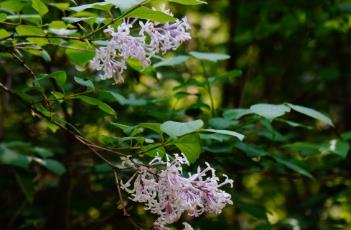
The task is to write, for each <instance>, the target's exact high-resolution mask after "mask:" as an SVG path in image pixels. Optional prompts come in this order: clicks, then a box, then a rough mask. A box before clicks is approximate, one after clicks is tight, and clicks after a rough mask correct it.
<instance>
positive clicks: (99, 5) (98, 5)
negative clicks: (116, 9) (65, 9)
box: [69, 2, 111, 12]
mask: <svg viewBox="0 0 351 230" xmlns="http://www.w3.org/2000/svg"><path fill="white" fill-rule="evenodd" d="M91 8H94V9H101V10H108V9H110V8H111V3H109V2H96V3H91V4H84V5H80V6H74V7H70V8H69V9H71V10H73V11H75V12H81V11H84V10H87V9H91Z"/></svg>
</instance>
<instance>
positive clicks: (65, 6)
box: [49, 2, 69, 11]
mask: <svg viewBox="0 0 351 230" xmlns="http://www.w3.org/2000/svg"><path fill="white" fill-rule="evenodd" d="M49 5H50V6H53V7H55V8H57V9H59V10H62V11H65V10H67V9H68V8H69V3H68V2H63V3H49Z"/></svg>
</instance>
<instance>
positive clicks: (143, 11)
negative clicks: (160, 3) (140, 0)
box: [126, 6, 176, 23]
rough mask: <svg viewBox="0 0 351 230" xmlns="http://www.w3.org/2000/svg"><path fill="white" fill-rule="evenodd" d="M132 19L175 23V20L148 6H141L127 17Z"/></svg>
mask: <svg viewBox="0 0 351 230" xmlns="http://www.w3.org/2000/svg"><path fill="white" fill-rule="evenodd" d="M126 17H130V18H141V19H145V20H151V21H155V22H160V23H165V22H175V20H176V19H175V18H174V17H172V16H170V15H168V14H166V13H163V12H161V11H157V10H152V9H150V8H148V7H146V6H141V7H138V8H136V9H135V10H133V11H132V12H130V13H129V14H127V15H126Z"/></svg>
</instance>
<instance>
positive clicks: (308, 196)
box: [0, 0, 351, 230]
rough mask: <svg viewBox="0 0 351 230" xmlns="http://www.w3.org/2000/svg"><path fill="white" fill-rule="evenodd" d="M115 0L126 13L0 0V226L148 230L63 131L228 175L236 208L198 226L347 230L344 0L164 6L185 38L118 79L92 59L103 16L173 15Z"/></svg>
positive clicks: (349, 50)
mask: <svg viewBox="0 0 351 230" xmlns="http://www.w3.org/2000/svg"><path fill="white" fill-rule="evenodd" d="M114 2H116V3H117V5H118V4H120V6H122V7H121V8H122V11H123V12H124V13H123V12H121V11H120V10H119V9H116V8H114V7H113V6H112V5H100V6H97V5H86V4H91V3H93V2H92V1H76V2H75V1H44V0H33V1H30V0H6V1H0V64H1V65H0V82H1V84H2V86H3V87H1V91H0V92H1V94H0V95H1V97H0V99H1V103H0V164H1V165H0V172H1V178H0V187H1V188H2V189H1V191H0V198H1V203H0V207H1V212H0V228H1V229H8V230H9V229H61V230H62V229H105V230H108V229H140V228H141V227H142V228H144V229H151V226H152V222H153V219H154V217H153V216H151V215H149V214H148V213H147V212H146V211H145V210H144V209H143V208H142V206H139V205H137V204H135V203H133V202H131V201H129V200H127V199H125V202H126V204H125V205H126V208H127V211H128V212H129V214H130V215H131V216H129V217H125V216H123V212H122V210H121V207H123V204H122V203H121V202H120V201H119V198H118V196H117V189H116V185H115V184H114V183H115V182H114V178H113V171H112V170H111V167H110V166H109V165H108V164H107V163H106V162H104V161H102V160H101V159H100V158H99V157H98V156H97V155H96V154H94V152H93V151H92V149H91V148H89V147H87V145H84V143H83V144H82V142H79V141H77V138H76V137H75V136H74V135H72V133H74V134H75V135H81V136H83V137H85V138H86V139H88V140H89V141H91V142H93V143H97V144H99V145H101V146H105V147H108V148H112V149H113V150H115V151H116V152H117V151H118V152H120V153H123V154H128V155H131V156H133V157H136V158H139V159H141V160H143V161H145V162H147V161H149V160H150V159H151V157H152V156H155V155H156V152H158V153H161V154H164V152H166V151H167V152H168V153H177V152H180V151H182V152H184V153H185V154H186V155H187V156H188V158H189V159H190V160H191V161H192V162H193V164H192V165H191V167H190V168H189V169H188V170H190V171H195V170H196V168H197V166H198V165H203V164H204V162H206V161H207V162H209V163H211V165H213V166H214V167H215V168H216V169H217V171H218V173H226V174H227V175H229V177H231V178H233V179H234V181H235V183H234V189H232V190H231V189H229V188H225V189H226V191H228V192H230V193H231V194H232V196H233V201H234V205H233V206H230V207H227V208H225V209H224V211H223V213H222V214H221V215H219V216H212V215H204V216H202V217H201V218H199V219H196V220H195V219H194V220H191V218H190V217H186V216H185V217H184V220H187V221H190V222H191V223H192V224H193V225H194V226H195V229H219V228H221V229H257V230H261V229H293V230H297V229H323V230H324V229H325V230H329V229H351V196H350V194H351V180H350V175H351V172H350V165H351V156H350V155H349V154H348V152H349V142H350V140H351V119H350V114H351V106H350V100H351V81H350V77H351V76H350V72H351V65H350V64H349V62H350V56H351V46H350V27H351V16H350V15H351V14H350V13H351V1H348V0H309V1H306V0H285V1H279V0H265V1H262V0H233V1H230V0H216V1H214V0H209V1H208V2H207V4H198V5H197V3H200V1H179V2H181V3H182V2H183V3H185V2H187V3H195V4H194V5H183V4H176V3H174V2H177V1H174V2H173V3H172V2H167V1H162V2H164V3H167V4H168V6H169V7H170V8H171V9H172V11H173V12H175V15H176V16H177V17H178V16H179V17H182V16H183V15H187V16H188V18H189V21H190V22H191V24H192V26H193V28H192V36H193V40H192V41H190V42H188V43H186V44H185V45H183V46H182V47H181V48H180V49H178V50H177V51H176V52H170V53H168V54H167V55H166V56H165V57H163V56H162V57H156V58H154V60H153V66H150V67H148V68H146V69H142V68H141V66H140V64H139V63H137V62H136V61H134V60H130V61H129V70H128V72H127V74H126V75H127V78H126V81H125V83H124V84H120V85H116V84H114V83H113V81H112V80H110V81H109V80H107V81H98V80H97V76H98V74H97V73H96V72H94V71H92V70H91V69H89V68H87V63H88V62H89V60H91V59H92V58H93V57H94V50H95V46H97V45H99V44H101V41H102V40H105V39H106V37H105V36H104V34H103V33H102V32H101V30H102V29H101V27H103V26H104V25H107V24H111V23H112V24H114V25H115V26H117V25H118V24H119V23H120V22H121V20H120V18H122V17H124V16H126V15H128V14H129V16H133V17H138V18H143V19H151V20H156V21H157V20H161V21H162V20H164V21H167V20H171V19H169V18H167V17H165V16H164V15H161V14H156V13H155V15H151V16H150V14H148V12H147V9H145V8H144V9H142V10H140V9H141V8H139V7H138V6H135V5H133V4H131V5H128V4H130V3H131V2H138V1H114ZM123 2H124V3H123ZM139 2H141V1H139ZM159 3H160V1H151V2H148V3H147V4H146V6H147V7H150V6H153V5H158V4H159ZM123 4H125V5H123ZM82 6H83V7H82ZM69 7H71V8H69ZM72 7H73V8H72ZM77 7H78V8H77ZM136 9H139V11H137V12H136V11H135V10H136ZM133 10H134V11H133ZM150 17H151V18H150ZM225 54H228V55H229V56H227V55H225ZM6 89H8V92H6ZM9 91H10V93H9ZM211 98H212V100H211ZM298 105H301V106H303V107H301V106H298ZM307 107H308V108H307ZM309 108H313V109H315V110H312V109H309ZM316 110H318V111H321V112H323V114H327V115H328V116H329V117H330V118H331V120H330V119H329V118H328V117H326V116H325V115H323V114H322V113H319V112H317V111H316ZM43 117H44V119H43ZM200 120H201V121H200ZM175 121H176V122H182V123H174V122H175ZM185 122H187V123H185ZM189 122H190V123H189ZM59 126H62V127H63V129H62V127H61V128H60V127H59ZM64 129H67V130H69V131H70V132H71V133H70V132H67V130H66V131H65V130H64ZM228 134H229V135H228ZM241 134H243V135H244V136H245V138H244V140H243V141H241V140H240V139H241ZM98 150H99V153H100V154H101V155H103V156H104V157H105V158H106V159H108V162H112V163H113V164H115V163H116V164H118V163H119V162H120V156H119V155H116V154H115V153H113V152H110V151H105V150H101V149H98ZM131 174H132V172H129V171H126V172H121V173H120V177H121V178H120V179H122V180H126V179H128V177H129V176H130V175H131ZM124 196H125V198H126V194H124ZM174 227H175V228H177V227H179V226H177V225H175V226H174Z"/></svg>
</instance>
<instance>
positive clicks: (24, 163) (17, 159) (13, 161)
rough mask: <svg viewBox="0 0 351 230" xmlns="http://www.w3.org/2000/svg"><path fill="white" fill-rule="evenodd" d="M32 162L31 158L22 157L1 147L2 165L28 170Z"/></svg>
mask: <svg viewBox="0 0 351 230" xmlns="http://www.w3.org/2000/svg"><path fill="white" fill-rule="evenodd" d="M30 162H31V157H29V156H25V155H22V154H20V153H18V152H17V151H15V150H12V149H10V148H8V147H7V146H5V145H4V144H1V145H0V164H5V165H11V166H16V167H20V168H25V169H27V168H28V167H29V164H30Z"/></svg>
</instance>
